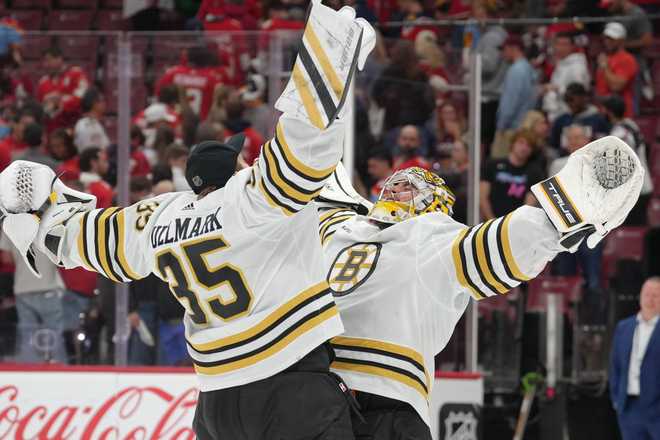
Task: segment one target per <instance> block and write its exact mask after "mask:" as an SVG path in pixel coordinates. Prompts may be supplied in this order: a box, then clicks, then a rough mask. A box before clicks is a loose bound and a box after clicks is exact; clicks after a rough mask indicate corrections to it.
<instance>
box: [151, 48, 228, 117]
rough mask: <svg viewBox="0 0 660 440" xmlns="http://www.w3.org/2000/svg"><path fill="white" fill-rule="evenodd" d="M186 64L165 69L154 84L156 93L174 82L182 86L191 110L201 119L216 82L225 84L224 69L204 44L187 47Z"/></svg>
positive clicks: (211, 99)
mask: <svg viewBox="0 0 660 440" xmlns="http://www.w3.org/2000/svg"><path fill="white" fill-rule="evenodd" d="M187 55H188V65H178V66H174V67H170V68H169V69H167V71H166V72H165V74H164V75H163V77H162V78H160V79H159V80H158V83H157V84H156V94H157V95H159V94H160V90H161V89H162V88H163V87H165V86H168V85H171V84H175V85H177V86H181V87H183V88H184V90H185V92H186V96H187V97H188V102H189V104H190V108H191V109H192V111H193V112H194V113H195V114H197V115H199V118H200V119H201V120H204V119H206V115H207V114H208V112H209V109H210V108H211V104H212V102H213V91H214V90H215V88H216V86H217V85H218V84H227V83H228V79H227V75H226V73H225V71H224V70H223V69H222V68H221V67H218V66H217V62H216V60H215V57H214V54H213V53H212V52H211V51H210V50H209V48H208V47H206V46H202V45H200V46H195V47H191V48H189V49H188V54H187Z"/></svg>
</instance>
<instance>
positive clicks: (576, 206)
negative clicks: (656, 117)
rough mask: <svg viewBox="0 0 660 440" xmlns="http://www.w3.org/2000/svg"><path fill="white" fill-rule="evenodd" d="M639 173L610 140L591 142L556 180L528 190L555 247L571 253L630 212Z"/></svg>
mask: <svg viewBox="0 0 660 440" xmlns="http://www.w3.org/2000/svg"><path fill="white" fill-rule="evenodd" d="M643 182H644V169H643V168H642V166H641V163H640V161H639V158H638V157H637V155H636V154H635V152H634V151H633V150H632V148H630V147H629V146H628V145H627V144H626V143H625V142H623V141H622V140H621V139H619V138H617V137H615V136H607V137H604V138H601V139H598V140H596V141H593V142H591V143H589V144H587V145H586V146H584V147H582V148H580V149H579V150H578V151H576V152H575V153H573V154H571V155H570V156H569V158H568V161H567V163H566V165H565V166H564V168H562V170H561V171H560V172H559V173H557V174H556V175H554V176H552V177H550V178H549V179H546V180H544V181H542V182H539V183H537V184H535V185H533V186H532V192H533V193H534V195H535V196H536V198H537V199H538V201H539V203H540V204H541V207H542V208H543V209H544V210H545V212H546V214H547V215H548V218H549V219H550V221H551V222H552V224H553V225H554V226H555V228H557V230H558V231H559V232H561V233H562V239H561V241H560V243H561V244H562V246H563V247H565V248H566V249H568V250H570V251H575V250H576V249H577V247H578V246H579V244H580V243H581V242H582V240H583V239H584V238H585V237H587V245H588V246H589V247H590V248H592V249H593V248H594V247H596V245H597V244H598V243H599V242H600V241H601V240H602V239H603V238H604V237H605V236H606V235H607V234H608V233H609V232H610V231H611V230H612V229H614V228H616V227H617V226H619V225H620V224H621V223H623V221H624V220H625V219H626V217H627V216H628V213H629V212H630V210H631V209H632V208H633V206H635V203H636V202H637V199H638V198H639V194H640V191H641V189H642V183H643Z"/></svg>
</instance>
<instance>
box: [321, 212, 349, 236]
mask: <svg viewBox="0 0 660 440" xmlns="http://www.w3.org/2000/svg"><path fill="white" fill-rule="evenodd" d="M352 217H353V216H352V215H340V216H336V217H335V216H333V217H332V219H331V220H328V221H327V222H326V223H325V224H324V225H323V226H322V227H321V229H320V230H319V236H320V237H321V240H323V239H325V234H326V233H327V232H328V229H330V227H332V226H335V225H339V224H341V223H344V222H345V221H346V220H349V219H350V218H352Z"/></svg>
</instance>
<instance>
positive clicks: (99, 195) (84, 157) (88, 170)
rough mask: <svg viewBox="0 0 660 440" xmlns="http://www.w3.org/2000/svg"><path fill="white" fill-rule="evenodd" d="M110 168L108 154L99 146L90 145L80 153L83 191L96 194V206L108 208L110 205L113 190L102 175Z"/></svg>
mask: <svg viewBox="0 0 660 440" xmlns="http://www.w3.org/2000/svg"><path fill="white" fill-rule="evenodd" d="M109 169H110V163H109V162H108V155H107V153H106V152H105V150H102V149H100V148H99V147H90V148H87V149H86V150H85V151H83V152H82V153H80V181H81V182H82V184H83V185H84V186H85V191H86V192H88V193H90V194H92V195H94V196H96V207H97V208H108V207H110V206H111V205H112V199H113V197H114V191H113V190H112V187H111V186H110V185H108V183H107V182H106V181H104V180H103V177H104V176H105V175H106V173H107V172H108V170H109Z"/></svg>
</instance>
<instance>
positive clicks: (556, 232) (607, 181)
mask: <svg viewBox="0 0 660 440" xmlns="http://www.w3.org/2000/svg"><path fill="white" fill-rule="evenodd" d="M643 177H644V171H643V169H642V167H641V165H640V163H639V158H638V157H637V156H636V155H635V153H634V152H633V150H632V149H631V148H630V147H629V146H628V145H626V144H625V143H624V142H623V141H621V140H620V139H618V138H615V137H612V136H608V137H605V138H602V139H599V140H597V141H594V142H592V143H590V144H588V145H587V146H585V147H583V148H582V149H580V150H578V151H577V152H575V153H573V154H572V155H571V156H570V157H569V159H568V162H567V165H566V166H565V167H564V168H563V169H562V170H561V171H560V172H559V173H558V174H556V175H555V176H552V177H550V178H549V179H547V180H545V181H543V182H540V183H538V184H536V185H534V186H533V187H532V191H533V193H534V195H535V196H536V197H537V199H538V200H539V202H540V204H541V206H542V209H539V208H532V207H529V206H524V207H521V208H518V209H516V210H515V211H513V212H511V213H509V214H508V215H506V216H504V217H500V218H496V219H493V220H489V221H487V222H484V223H481V224H479V225H476V226H473V227H470V228H468V227H462V226H456V225H454V226H453V229H452V227H450V228H449V229H448V230H446V233H444V234H438V236H437V237H434V242H435V245H436V246H435V249H436V251H438V253H439V255H440V257H441V258H442V261H451V262H452V263H453V264H452V265H448V266H447V267H452V266H453V269H450V270H448V273H447V275H448V276H449V277H450V278H452V279H454V280H455V284H456V285H457V288H459V289H461V290H465V291H468V292H469V293H471V295H472V296H473V297H474V298H475V299H483V298H488V297H491V296H495V295H499V294H504V293H506V292H507V291H508V290H510V289H512V288H513V287H515V286H517V285H518V284H520V283H521V282H524V281H528V280H530V279H532V278H534V277H535V276H537V275H538V274H539V273H540V272H541V271H542V270H543V268H544V267H545V265H546V264H547V263H548V262H549V261H550V260H552V259H553V258H554V257H555V255H556V254H557V253H559V252H563V251H569V252H574V251H575V250H577V247H578V246H579V244H580V243H581V242H582V241H583V240H584V238H585V237H587V244H588V245H589V246H590V247H594V246H595V245H596V244H598V242H599V241H600V240H601V239H602V238H603V237H604V236H605V235H607V233H608V232H609V231H611V230H612V229H613V228H615V227H617V226H619V225H620V224H621V223H623V221H624V220H625V218H626V216H627V215H628V213H629V212H630V210H631V209H632V207H633V206H634V205H635V203H636V202H637V199H638V197H639V193H640V190H641V186H642V182H643ZM436 261H437V260H436ZM422 266H429V267H427V270H432V269H433V268H432V267H430V265H429V264H427V263H422ZM436 269H437V266H436ZM422 270H424V268H422ZM429 273H431V272H429ZM429 276H431V275H429ZM427 283H428V282H427Z"/></svg>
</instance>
